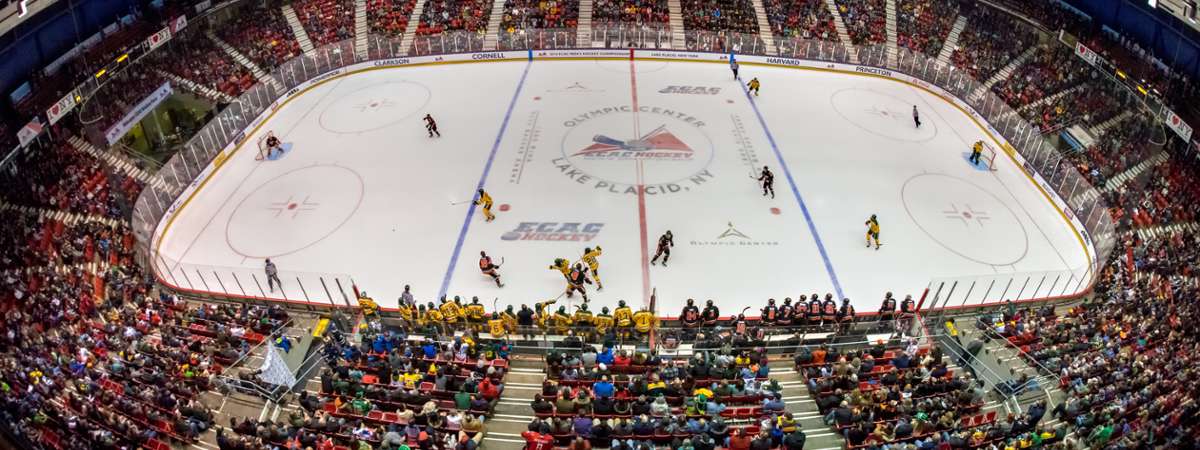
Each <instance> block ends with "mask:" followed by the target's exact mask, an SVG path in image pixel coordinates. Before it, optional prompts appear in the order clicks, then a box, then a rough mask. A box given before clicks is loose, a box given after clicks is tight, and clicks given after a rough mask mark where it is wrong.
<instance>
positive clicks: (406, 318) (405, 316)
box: [398, 302, 416, 328]
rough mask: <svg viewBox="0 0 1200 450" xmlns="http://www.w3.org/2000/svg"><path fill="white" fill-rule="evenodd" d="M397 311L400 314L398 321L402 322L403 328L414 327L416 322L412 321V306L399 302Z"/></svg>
mask: <svg viewBox="0 0 1200 450" xmlns="http://www.w3.org/2000/svg"><path fill="white" fill-rule="evenodd" d="M398 309H399V311H398V312H399V313H400V320H401V321H403V322H404V326H405V327H408V328H412V327H413V325H416V322H414V321H413V319H414V317H413V313H414V311H413V307H412V305H409V304H406V303H404V302H400V307H399V308H398Z"/></svg>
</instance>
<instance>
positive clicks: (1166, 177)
mask: <svg viewBox="0 0 1200 450" xmlns="http://www.w3.org/2000/svg"><path fill="white" fill-rule="evenodd" d="M1198 172H1200V164H1198V163H1197V162H1196V159H1195V158H1193V157H1191V156H1186V155H1185V156H1179V155H1175V154H1172V156H1171V157H1170V159H1168V160H1167V162H1166V163H1163V164H1159V165H1157V166H1155V167H1154V168H1153V169H1151V170H1150V171H1149V173H1148V174H1147V175H1146V177H1147V179H1146V181H1145V185H1144V186H1137V185H1134V186H1126V187H1123V189H1119V190H1118V191H1117V192H1115V193H1114V194H1112V195H1110V196H1109V197H1110V203H1109V204H1110V205H1111V208H1112V209H1113V217H1114V219H1116V221H1117V222H1118V223H1119V224H1121V225H1123V226H1128V227H1149V226H1155V225H1168V224H1172V223H1176V222H1193V221H1195V220H1197V219H1198V218H1200V214H1198V213H1197V209H1196V205H1197V204H1200V203H1198V202H1200V177H1197V173H1198Z"/></svg>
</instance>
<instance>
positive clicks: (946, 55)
mask: <svg viewBox="0 0 1200 450" xmlns="http://www.w3.org/2000/svg"><path fill="white" fill-rule="evenodd" d="M966 28H967V16H964V15H961V14H960V15H959V16H958V18H957V19H954V27H952V28H950V34H948V35H946V43H945V44H944V45H942V51H941V52H940V53H938V58H937V59H938V62H940V63H942V65H943V66H946V67H950V64H952V63H953V62H952V61H950V57H951V56H952V55H954V49H956V48H958V37H959V36H962V32H963V30H964V29H966Z"/></svg>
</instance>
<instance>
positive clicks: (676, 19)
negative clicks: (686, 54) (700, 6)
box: [667, 0, 687, 50]
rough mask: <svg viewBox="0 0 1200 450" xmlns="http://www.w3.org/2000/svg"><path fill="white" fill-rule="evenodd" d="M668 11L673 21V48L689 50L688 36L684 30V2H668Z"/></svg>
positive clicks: (669, 0)
mask: <svg viewBox="0 0 1200 450" xmlns="http://www.w3.org/2000/svg"><path fill="white" fill-rule="evenodd" d="M667 9H668V10H669V11H667V13H668V15H669V16H670V19H671V48H673V49H675V50H687V35H686V34H684V30H683V2H681V1H679V0H667Z"/></svg>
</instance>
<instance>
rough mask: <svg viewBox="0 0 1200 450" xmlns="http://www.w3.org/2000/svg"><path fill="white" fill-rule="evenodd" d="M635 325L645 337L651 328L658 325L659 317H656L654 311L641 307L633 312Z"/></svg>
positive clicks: (639, 333)
mask: <svg viewBox="0 0 1200 450" xmlns="http://www.w3.org/2000/svg"><path fill="white" fill-rule="evenodd" d="M633 325H634V328H635V329H636V330H637V332H638V335H639V336H642V337H645V336H646V335H647V334H650V329H651V328H654V327H656V326H657V325H658V317H654V313H651V312H650V311H647V310H645V309H640V310H638V312H636V313H633Z"/></svg>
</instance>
